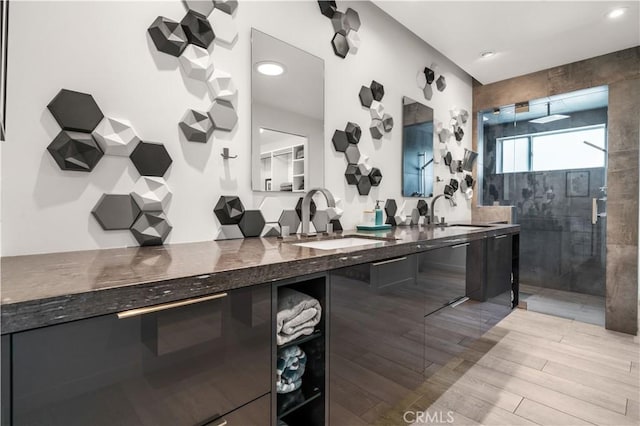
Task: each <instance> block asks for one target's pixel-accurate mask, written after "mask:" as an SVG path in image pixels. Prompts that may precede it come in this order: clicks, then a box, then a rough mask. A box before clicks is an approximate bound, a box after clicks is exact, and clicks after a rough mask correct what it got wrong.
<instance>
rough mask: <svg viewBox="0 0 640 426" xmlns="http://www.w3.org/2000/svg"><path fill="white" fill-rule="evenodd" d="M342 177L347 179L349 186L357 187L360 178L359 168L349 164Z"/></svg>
mask: <svg viewBox="0 0 640 426" xmlns="http://www.w3.org/2000/svg"><path fill="white" fill-rule="evenodd" d="M344 177H345V178H346V179H347V183H348V184H349V185H357V184H358V182H360V179H361V178H362V175H361V174H360V168H359V167H358V165H357V164H349V165H348V166H347V170H346V171H345V172H344Z"/></svg>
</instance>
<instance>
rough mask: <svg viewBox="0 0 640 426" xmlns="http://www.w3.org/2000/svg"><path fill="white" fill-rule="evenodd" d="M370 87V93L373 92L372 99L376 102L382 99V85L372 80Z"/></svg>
mask: <svg viewBox="0 0 640 426" xmlns="http://www.w3.org/2000/svg"><path fill="white" fill-rule="evenodd" d="M370 87H371V93H372V94H373V100H374V101H378V102H380V101H382V98H383V97H384V86H383V85H382V84H380V83H378V82H377V81H375V80H373V81H372V82H371V86H370Z"/></svg>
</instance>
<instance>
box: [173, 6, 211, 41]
mask: <svg viewBox="0 0 640 426" xmlns="http://www.w3.org/2000/svg"><path fill="white" fill-rule="evenodd" d="M180 25H182V29H183V30H184V33H185V34H186V36H187V40H188V41H189V43H191V44H195V45H196V46H199V47H202V48H203V49H206V48H208V47H209V45H211V43H213V40H214V39H215V38H216V36H215V34H214V32H213V28H211V24H210V23H209V20H207V18H205V17H204V16H202V15H200V14H199V13H196V12H193V11H191V10H190V11H188V12H187V14H186V15H185V16H184V18H182V21H180Z"/></svg>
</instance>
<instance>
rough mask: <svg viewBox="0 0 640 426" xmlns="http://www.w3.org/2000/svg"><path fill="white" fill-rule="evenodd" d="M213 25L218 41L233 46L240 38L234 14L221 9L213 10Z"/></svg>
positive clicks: (211, 17) (211, 18)
mask: <svg viewBox="0 0 640 426" xmlns="http://www.w3.org/2000/svg"><path fill="white" fill-rule="evenodd" d="M209 19H210V20H211V26H212V27H213V30H214V31H215V33H216V41H218V42H220V43H221V44H224V45H227V46H231V45H232V44H233V43H235V41H236V40H237V39H238V28H237V27H236V23H235V21H234V20H233V16H231V15H229V14H228V13H225V12H223V11H222V10H220V9H216V10H214V11H213V13H212V14H211V16H210V17H209Z"/></svg>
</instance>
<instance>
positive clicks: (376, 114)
mask: <svg viewBox="0 0 640 426" xmlns="http://www.w3.org/2000/svg"><path fill="white" fill-rule="evenodd" d="M369 113H370V114H371V118H372V119H377V120H382V117H384V105H382V103H380V102H378V101H375V100H374V101H373V102H371V107H370V108H369Z"/></svg>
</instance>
